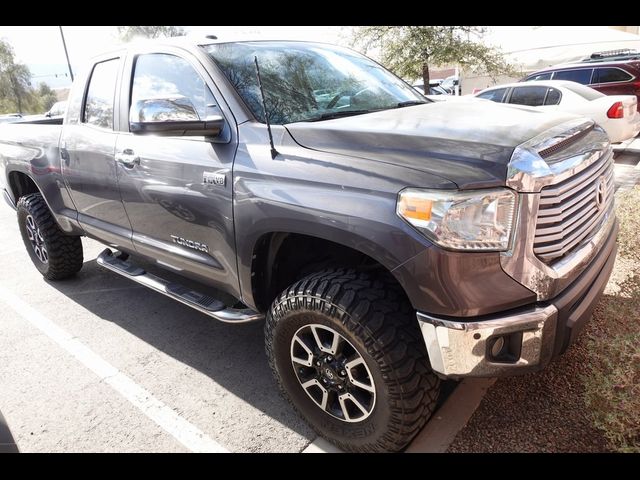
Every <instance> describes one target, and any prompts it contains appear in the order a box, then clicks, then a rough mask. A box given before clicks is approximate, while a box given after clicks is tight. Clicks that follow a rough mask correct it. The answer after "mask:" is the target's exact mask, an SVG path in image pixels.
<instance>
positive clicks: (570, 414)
mask: <svg viewBox="0 0 640 480" xmlns="http://www.w3.org/2000/svg"><path fill="white" fill-rule="evenodd" d="M594 326H595V324H594V322H592V323H591V324H590V325H589V327H588V329H592V328H593V327H594ZM588 329H587V330H588ZM584 333H586V332H583V335H581V337H580V339H579V340H578V342H577V343H576V344H574V345H573V346H572V347H571V348H570V350H569V351H568V352H567V353H566V355H564V356H563V357H561V358H559V359H558V360H557V361H556V362H555V363H553V364H552V365H550V366H549V367H548V368H547V369H546V370H544V371H543V372H540V373H534V374H530V375H525V376H522V377H513V378H503V379H500V380H498V381H497V382H496V383H495V384H494V385H493V387H492V388H491V389H490V390H489V392H488V393H487V395H486V396H485V397H484V399H483V400H482V404H481V405H480V407H479V408H478V410H476V413H475V414H474V415H473V417H472V418H471V420H470V421H469V423H468V424H467V426H466V427H465V428H464V429H463V430H462V431H460V433H459V434H458V435H457V436H456V439H455V440H454V441H453V443H452V444H451V445H450V446H449V449H448V450H447V451H448V452H481V453H483V452H606V451H608V449H607V442H606V440H605V438H604V436H603V435H602V434H601V433H600V431H598V430H596V429H595V428H594V427H593V425H592V422H591V419H590V418H589V416H588V411H587V409H586V405H585V402H584V388H583V387H582V384H581V383H580V382H579V381H577V377H578V374H579V373H580V372H581V370H582V367H581V366H582V365H583V364H584V362H585V361H586V360H587V354H586V343H587V342H586V335H584Z"/></svg>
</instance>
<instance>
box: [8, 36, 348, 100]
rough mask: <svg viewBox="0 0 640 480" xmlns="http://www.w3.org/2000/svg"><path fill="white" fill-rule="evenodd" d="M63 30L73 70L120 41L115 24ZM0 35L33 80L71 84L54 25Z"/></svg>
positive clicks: (326, 39)
mask: <svg viewBox="0 0 640 480" xmlns="http://www.w3.org/2000/svg"><path fill="white" fill-rule="evenodd" d="M62 30H63V32H64V36H65V40H66V43H67V49H68V51H69V59H70V61H71V67H72V69H73V70H74V72H75V71H77V70H79V69H80V67H81V66H82V64H83V63H84V62H85V61H87V60H88V59H89V58H91V57H92V56H94V55H96V54H99V53H100V52H101V51H105V50H108V49H109V47H110V46H113V45H115V44H117V43H119V40H118V30H117V27H115V26H63V27H62ZM185 30H186V31H187V33H188V34H192V35H205V34H215V35H217V36H218V37H219V38H224V37H233V38H238V37H240V38H241V37H251V38H266V37H271V38H280V39H282V40H309V41H320V42H327V43H338V44H346V43H347V41H346V35H348V29H346V30H345V28H343V27H327V26H301V27H293V26H242V27H230V26H208V27H203V26H185ZM0 38H3V39H5V40H7V41H8V42H9V43H10V44H11V45H12V46H13V49H14V51H15V54H16V57H17V58H18V60H19V61H20V62H22V63H25V64H26V65H27V66H28V67H29V68H30V70H31V73H32V75H33V82H34V83H36V84H37V83H38V82H41V81H44V82H46V83H48V84H49V85H50V86H51V87H53V88H56V87H64V86H69V85H70V84H71V79H70V78H69V77H68V76H65V74H67V72H68V68H67V63H66V59H65V55H64V49H63V46H62V40H61V37H60V30H59V28H58V27H57V26H36V27H29V26H20V27H16V26H10V27H5V26H0ZM56 74H57V75H58V77H56V76H55V75H56Z"/></svg>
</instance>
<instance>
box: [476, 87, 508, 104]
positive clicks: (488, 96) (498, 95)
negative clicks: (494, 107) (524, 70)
mask: <svg viewBox="0 0 640 480" xmlns="http://www.w3.org/2000/svg"><path fill="white" fill-rule="evenodd" d="M506 92H507V89H506V88H496V89H495V90H489V91H488V92H482V93H479V94H478V95H477V97H478V98H484V99H485V100H491V101H492V102H498V103H500V102H502V100H503V99H504V94H505V93H506Z"/></svg>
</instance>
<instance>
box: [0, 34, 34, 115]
mask: <svg viewBox="0 0 640 480" xmlns="http://www.w3.org/2000/svg"><path fill="white" fill-rule="evenodd" d="M31 94H32V92H31V72H29V68H27V66H26V65H23V64H22V63H17V62H16V60H15V54H14V52H13V48H12V47H11V45H9V44H8V43H7V42H5V41H4V40H0V99H2V105H1V107H2V109H3V110H8V111H14V112H18V113H22V111H23V108H24V107H25V106H26V105H27V103H28V102H29V100H31V99H30V96H31Z"/></svg>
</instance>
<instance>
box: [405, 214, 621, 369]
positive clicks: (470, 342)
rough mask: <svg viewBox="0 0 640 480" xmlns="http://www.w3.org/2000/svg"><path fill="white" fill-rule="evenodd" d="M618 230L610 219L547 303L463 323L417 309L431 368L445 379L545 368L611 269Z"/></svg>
mask: <svg viewBox="0 0 640 480" xmlns="http://www.w3.org/2000/svg"><path fill="white" fill-rule="evenodd" d="M617 233H618V223H617V221H615V223H614V225H613V228H612V229H611V231H610V233H609V236H608V238H607V240H606V242H605V243H604V245H603V247H602V249H601V250H600V252H599V253H598V254H597V255H596V257H595V258H594V259H593V261H592V262H591V264H590V265H589V267H587V269H586V270H585V271H583V272H582V274H581V275H580V276H579V277H578V278H577V279H576V280H575V281H574V282H573V283H572V284H571V285H569V286H568V287H567V288H566V289H564V290H563V291H562V293H561V294H560V295H558V296H557V297H555V298H553V299H552V300H549V301H547V302H538V303H536V304H534V305H532V306H529V307H525V308H520V309H515V310H512V311H509V312H505V313H501V314H495V315H487V316H484V317H479V318H476V319H475V321H468V322H467V321H457V320H451V319H446V318H439V317H435V316H432V315H428V314H425V313H421V312H418V314H417V315H418V322H419V324H420V329H421V331H422V335H423V337H424V341H425V344H426V346H427V352H428V353H429V360H430V361H431V367H432V368H433V369H434V371H435V372H437V373H438V374H440V375H441V376H443V377H447V378H460V377H497V376H507V375H517V374H522V373H528V372H531V371H536V370H540V369H542V368H543V367H545V366H546V365H547V364H548V363H549V362H550V361H551V360H552V359H553V358H554V357H556V356H558V355H560V354H561V353H563V352H564V351H566V349H567V348H568V347H569V345H570V344H571V343H573V341H575V339H576V338H577V336H578V333H579V332H580V331H581V330H582V327H583V326H584V325H585V324H586V323H587V321H588V320H589V319H590V318H591V314H592V313H593V309H594V308H595V306H596V304H597V302H598V300H599V298H600V295H601V294H602V291H603V290H604V288H605V286H606V284H607V281H608V280H609V276H610V275H611V271H612V270H613V264H614V262H615V258H616V251H617V247H616V237H617ZM496 342H500V343H499V344H498V345H496ZM500 345H504V347H502V348H501V349H499V347H500ZM496 352H497V355H496Z"/></svg>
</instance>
